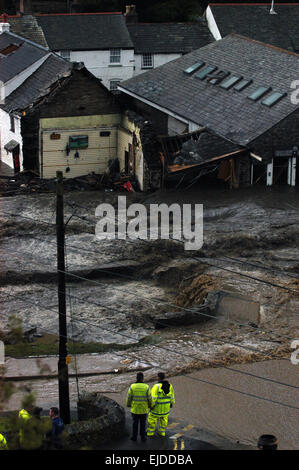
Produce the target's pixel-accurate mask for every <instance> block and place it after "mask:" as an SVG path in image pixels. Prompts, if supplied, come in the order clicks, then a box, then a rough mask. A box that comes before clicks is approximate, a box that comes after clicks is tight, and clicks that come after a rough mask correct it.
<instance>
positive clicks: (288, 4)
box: [209, 2, 299, 7]
mask: <svg viewBox="0 0 299 470" xmlns="http://www.w3.org/2000/svg"><path fill="white" fill-rule="evenodd" d="M259 5H261V6H269V7H270V6H271V4H269V2H267V3H209V6H214V7H215V6H217V7H218V6H226V7H227V6H229V7H233V6H247V7H248V6H259ZM284 5H286V6H293V5H296V6H299V3H278V2H275V6H284Z"/></svg>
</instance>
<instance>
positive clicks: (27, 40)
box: [2, 31, 50, 52]
mask: <svg viewBox="0 0 299 470" xmlns="http://www.w3.org/2000/svg"><path fill="white" fill-rule="evenodd" d="M2 34H9V35H10V36H13V37H15V38H17V39H21V40H22V41H23V42H26V43H28V44H30V45H31V46H34V47H37V48H38V49H42V50H43V51H45V52H50V51H49V48H47V47H45V46H42V45H41V44H38V43H37V42H34V41H30V39H27V38H24V36H20V35H19V34H16V33H13V32H11V31H5V32H4V33H2Z"/></svg>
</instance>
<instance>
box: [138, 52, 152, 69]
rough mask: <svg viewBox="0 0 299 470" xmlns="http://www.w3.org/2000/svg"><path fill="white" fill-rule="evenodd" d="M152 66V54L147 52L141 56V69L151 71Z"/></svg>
mask: <svg viewBox="0 0 299 470" xmlns="http://www.w3.org/2000/svg"><path fill="white" fill-rule="evenodd" d="M153 66H154V60H153V54H151V53H150V52H147V53H146V54H142V58H141V67H142V68H143V69H151V68H153Z"/></svg>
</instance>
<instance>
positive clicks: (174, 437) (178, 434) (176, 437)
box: [169, 432, 183, 439]
mask: <svg viewBox="0 0 299 470" xmlns="http://www.w3.org/2000/svg"><path fill="white" fill-rule="evenodd" d="M182 435H183V433H182V432H178V433H177V434H174V435H173V436H170V437H169V439H178V438H179V437H182Z"/></svg>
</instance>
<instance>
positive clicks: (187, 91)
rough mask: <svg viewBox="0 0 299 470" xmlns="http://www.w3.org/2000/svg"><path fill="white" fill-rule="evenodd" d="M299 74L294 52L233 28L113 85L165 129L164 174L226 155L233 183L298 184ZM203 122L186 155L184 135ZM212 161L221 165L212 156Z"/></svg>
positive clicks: (161, 130) (159, 130)
mask: <svg viewBox="0 0 299 470" xmlns="http://www.w3.org/2000/svg"><path fill="white" fill-rule="evenodd" d="M245 57H246V60H245V59H244V58H245ZM298 75H299V56H298V54H296V53H294V52H290V51H286V50H282V49H278V48H276V47H275V46H271V45H268V44H264V43H261V42H258V41H254V40H251V39H249V38H245V37H242V36H239V35H237V34H231V35H229V36H227V37H226V38H224V39H222V40H219V41H216V42H214V43H211V44H209V45H207V46H205V47H202V48H200V49H198V50H197V51H194V52H191V53H189V54H186V55H184V56H183V57H181V58H179V59H177V60H174V61H172V62H170V63H168V64H165V65H163V66H161V67H159V68H158V69H156V70H151V71H149V72H147V73H146V74H143V75H139V76H137V77H134V78H132V79H130V80H128V81H126V82H123V83H122V84H120V85H119V87H118V89H119V90H121V91H122V92H123V94H124V95H125V96H126V102H127V106H128V107H131V108H135V109H136V110H137V111H138V112H139V113H142V114H143V115H144V116H146V117H147V118H148V119H150V120H152V122H154V123H156V124H157V127H158V128H157V129H156V131H157V134H159V135H160V136H165V138H164V141H163V138H162V139H161V138H160V141H161V143H162V144H163V145H164V148H162V151H161V152H162V156H163V158H164V161H165V163H166V165H165V168H164V173H165V176H169V175H172V174H173V173H174V172H176V173H177V174H178V173H181V174H182V173H183V172H186V171H188V172H191V171H192V173H193V175H194V176H196V172H197V170H198V172H197V173H199V171H200V167H201V166H202V165H203V164H204V165H205V166H207V163H209V160H211V159H213V158H214V159H215V158H217V159H218V160H219V159H222V158H225V159H229V160H231V166H233V168H231V170H229V168H227V172H228V173H227V174H228V175H229V172H231V184H232V185H234V184H236V185H238V184H239V183H243V182H244V183H245V184H247V183H248V182H250V183H252V184H254V183H258V182H259V183H264V184H267V185H272V184H275V183H278V184H286V185H291V186H295V185H296V184H297V185H298V181H299V178H298V165H299V162H298V160H299V153H298V148H299V103H298V99H296V96H295V95H296V90H295V89H294V88H292V83H291V82H292V80H291V79H290V77H297V76H298ZM203 130H204V131H205V136H204V137H202V138H201V140H200V141H199V143H198V144H197V149H189V150H190V151H189V154H188V155H187V158H186V154H185V157H184V155H183V154H184V148H182V143H183V142H184V140H188V139H189V140H190V139H193V140H196V141H197V140H198V136H196V135H194V134H193V133H194V132H196V131H197V133H198V132H199V131H203ZM186 133H189V136H186ZM171 136H173V137H172V138H171ZM211 136H213V138H212V139H211ZM186 137H187V139H186ZM209 140H210V145H209V144H208V145H206V143H208V142H209ZM180 141H181V144H180ZM204 141H206V142H204ZM163 145H162V147H163ZM171 145H172V148H171ZM193 145H194V143H193ZM201 146H202V148H200V147H201ZM185 150H186V148H185ZM194 153H195V154H197V155H198V154H199V153H201V155H199V157H200V158H198V157H196V155H194ZM192 154H193V155H192ZM230 155H231V158H230ZM178 157H180V158H178ZM240 159H241V160H240ZM237 160H238V161H239V163H238V164H237V163H236V162H237ZM241 161H242V162H241ZM210 163H211V165H214V167H215V171H216V170H217V171H218V170H219V168H218V166H216V165H215V160H214V161H213V160H212V161H211V162H210ZM210 163H209V166H210V167H211V165H210ZM225 166H227V164H226V165H225ZM216 174H217V173H216ZM240 178H241V179H240ZM239 179H240V181H238V180H239Z"/></svg>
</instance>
